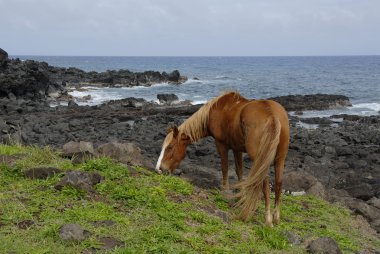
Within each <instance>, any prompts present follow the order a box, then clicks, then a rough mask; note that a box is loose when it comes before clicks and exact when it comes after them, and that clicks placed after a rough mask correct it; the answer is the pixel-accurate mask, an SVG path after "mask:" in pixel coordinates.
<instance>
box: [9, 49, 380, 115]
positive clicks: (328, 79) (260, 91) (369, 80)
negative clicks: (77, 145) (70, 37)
mask: <svg viewBox="0 0 380 254" xmlns="http://www.w3.org/2000/svg"><path fill="white" fill-rule="evenodd" d="M14 57H19V58H20V59H21V60H26V59H34V60H38V61H45V62H47V63H49V64H50V65H53V66H61V67H77V68H80V69H83V70H85V71H98V72H100V71H106V70H118V69H129V70H131V71H147V70H155V71H160V72H162V71H166V72H170V71H173V70H176V69H177V70H179V71H180V73H181V75H184V76H187V77H188V78H189V79H188V81H187V82H186V83H184V84H182V85H169V84H157V85H154V86H152V87H134V88H101V89H92V90H89V91H85V92H79V91H74V92H72V93H73V94H74V95H75V96H85V95H88V94H90V95H91V96H92V100H91V101H89V102H88V103H89V104H91V105H95V104H99V103H102V102H105V101H107V100H111V99H122V98H126V97H140V98H144V99H146V100H153V101H157V98H156V97H157V94H158V93H174V94H176V95H177V96H178V97H179V98H180V99H181V100H191V101H192V102H193V103H194V104H197V103H203V102H205V101H207V100H209V99H210V98H212V97H215V96H217V95H219V94H220V93H221V92H223V91H226V90H234V91H238V92H240V93H241V94H242V95H244V96H245V97H247V98H256V99H257V98H268V97H273V96H281V95H290V94H316V93H326V94H341V95H346V96H348V97H349V98H350V100H351V102H352V104H353V107H350V108H347V109H340V110H333V111H323V112H308V116H324V115H331V114H335V113H347V114H360V115H374V114H378V113H379V111H380V56H310V57H95V56H94V57H87V56H83V57H82V56H14ZM195 78H196V79H195ZM197 79H199V80H197Z"/></svg>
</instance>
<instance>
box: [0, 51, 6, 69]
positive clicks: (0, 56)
mask: <svg viewBox="0 0 380 254" xmlns="http://www.w3.org/2000/svg"><path fill="white" fill-rule="evenodd" d="M7 61H8V53H7V52H6V51H5V50H3V49H2V48H0V70H1V68H3V67H5V66H6V64H7Z"/></svg>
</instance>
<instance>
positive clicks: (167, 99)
mask: <svg viewBox="0 0 380 254" xmlns="http://www.w3.org/2000/svg"><path fill="white" fill-rule="evenodd" d="M157 99H158V100H159V101H160V103H161V104H167V105H171V104H173V102H175V101H178V100H179V99H178V96H177V95H175V94H157Z"/></svg>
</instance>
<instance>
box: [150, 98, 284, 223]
mask: <svg viewBox="0 0 380 254" xmlns="http://www.w3.org/2000/svg"><path fill="white" fill-rule="evenodd" d="M206 136H212V137H214V139H215V144H216V148H217V150H218V152H219V154H220V156H221V164H222V174H223V180H222V188H223V189H228V188H229V185H228V150H229V149H232V151H233V154H234V158H235V166H236V174H237V176H238V179H239V183H238V184H237V187H238V188H239V192H238V193H237V195H236V196H237V197H238V198H239V201H238V202H237V206H238V207H240V208H241V212H240V214H239V217H240V218H241V219H243V220H247V219H248V218H249V217H250V215H251V214H253V212H254V211H255V210H256V209H257V206H258V204H259V201H260V193H261V191H263V193H264V199H265V222H266V224H267V225H269V226H272V225H273V222H274V223H275V224H277V223H279V221H280V195H281V185H282V174H283V170H284V164H285V157H286V155H287V152H288V146H289V122H288V114H287V112H286V111H285V109H284V108H283V107H282V106H281V105H280V104H278V103H277V102H274V101H270V100H247V99H245V98H244V97H242V96H241V95H240V94H238V93H235V92H228V93H225V94H223V95H221V96H219V97H216V98H214V99H213V100H211V101H209V102H208V103H206V104H205V105H203V106H202V107H201V108H200V109H199V110H198V111H197V112H195V113H194V114H193V115H192V116H191V117H190V118H189V119H187V120H186V121H185V122H184V123H183V124H181V125H180V126H179V127H178V128H177V127H174V128H171V129H169V131H168V134H167V136H166V138H165V140H164V143H163V145H162V151H161V154H160V157H159V159H158V161H157V165H156V171H157V172H158V173H162V171H161V169H163V170H168V171H169V172H170V173H172V172H173V171H174V170H175V169H176V168H177V167H178V166H179V164H180V162H181V161H182V160H183V158H184V157H185V153H186V148H187V146H188V145H189V144H191V143H193V142H196V141H198V140H199V139H201V138H203V137H206ZM243 152H246V153H248V155H249V156H250V159H251V160H252V161H253V162H254V163H253V165H252V167H251V170H250V172H249V175H248V177H247V179H246V180H244V181H242V175H243V167H242V164H243V163H242V153H243ZM273 162H274V164H275V208H274V219H273V216H272V214H271V212H270V200H269V198H270V196H269V194H270V189H269V175H268V171H269V167H270V165H271V164H272V163H273ZM272 220H273V222H272Z"/></svg>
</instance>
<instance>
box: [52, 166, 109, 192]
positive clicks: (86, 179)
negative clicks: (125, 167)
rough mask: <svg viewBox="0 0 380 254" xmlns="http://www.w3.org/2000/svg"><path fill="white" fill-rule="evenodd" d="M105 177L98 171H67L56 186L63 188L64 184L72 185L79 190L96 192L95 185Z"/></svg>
mask: <svg viewBox="0 0 380 254" xmlns="http://www.w3.org/2000/svg"><path fill="white" fill-rule="evenodd" d="M103 179H104V177H103V176H102V175H100V174H99V173H97V172H83V171H78V170H76V171H71V170H69V171H67V172H66V174H65V176H64V177H63V178H62V179H61V181H59V182H58V183H57V184H56V185H55V186H54V188H56V189H57V190H61V189H62V188H63V187H64V186H72V187H74V188H77V189H79V190H84V191H88V192H94V189H93V186H94V185H95V184H97V183H99V182H100V181H101V180H103Z"/></svg>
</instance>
